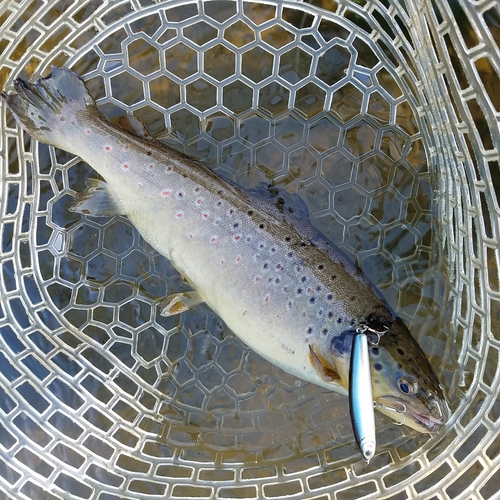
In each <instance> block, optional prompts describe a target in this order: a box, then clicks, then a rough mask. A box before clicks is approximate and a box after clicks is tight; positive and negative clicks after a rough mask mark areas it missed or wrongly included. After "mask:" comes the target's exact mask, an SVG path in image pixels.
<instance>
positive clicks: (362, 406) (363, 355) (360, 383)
mask: <svg viewBox="0 0 500 500" xmlns="http://www.w3.org/2000/svg"><path fill="white" fill-rule="evenodd" d="M349 373H350V375H349V410H350V413H351V422H352V428H353V430H354V437H355V438H356V443H357V444H358V447H359V450H360V451H361V455H363V458H364V459H365V460H366V462H367V463H368V462H370V459H371V458H372V457H373V455H374V454H375V446H376V436H375V413H374V408H373V395H372V381H371V375H370V358H369V355H368V338H367V336H366V335H365V334H364V333H356V334H355V335H354V339H353V342H352V353H351V365H350V370H349Z"/></svg>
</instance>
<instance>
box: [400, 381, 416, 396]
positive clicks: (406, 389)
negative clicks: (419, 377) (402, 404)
mask: <svg viewBox="0 0 500 500" xmlns="http://www.w3.org/2000/svg"><path fill="white" fill-rule="evenodd" d="M398 384H399V390H400V391H401V392H402V393H403V394H415V393H416V392H418V383H417V381H416V380H415V379H414V378H413V377H405V378H401V379H399V381H398Z"/></svg>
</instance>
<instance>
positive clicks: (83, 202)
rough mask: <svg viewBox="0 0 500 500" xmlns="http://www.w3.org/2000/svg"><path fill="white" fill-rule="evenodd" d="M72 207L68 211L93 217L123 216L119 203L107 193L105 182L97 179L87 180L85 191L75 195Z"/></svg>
mask: <svg viewBox="0 0 500 500" xmlns="http://www.w3.org/2000/svg"><path fill="white" fill-rule="evenodd" d="M75 198H76V200H75V203H74V205H73V206H72V207H71V208H70V209H69V210H70V211H71V212H77V213H80V214H85V215H93V216H95V217H110V216H113V215H123V213H122V212H123V211H122V209H121V207H120V205H119V203H118V202H117V201H116V200H115V199H114V198H113V196H112V194H111V193H110V192H109V188H108V185H107V184H106V182H104V181H101V180H99V179H87V189H84V190H83V191H82V192H81V193H78V194H77V195H76V197H75Z"/></svg>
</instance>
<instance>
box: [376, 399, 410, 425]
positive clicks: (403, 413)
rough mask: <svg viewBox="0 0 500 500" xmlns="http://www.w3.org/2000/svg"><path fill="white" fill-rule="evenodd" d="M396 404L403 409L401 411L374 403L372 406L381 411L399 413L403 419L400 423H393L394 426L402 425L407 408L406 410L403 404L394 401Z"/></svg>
mask: <svg viewBox="0 0 500 500" xmlns="http://www.w3.org/2000/svg"><path fill="white" fill-rule="evenodd" d="M394 402H395V403H396V404H398V405H401V406H402V407H403V409H402V410H398V409H396V408H391V407H390V406H387V405H385V404H383V403H377V402H376V401H374V402H373V406H374V407H375V408H381V409H382V410H387V411H395V412H396V413H399V414H400V415H401V416H402V417H403V421H402V422H399V423H398V422H393V423H394V425H398V426H400V425H404V423H405V422H406V415H405V413H407V408H406V405H405V404H404V403H401V401H394Z"/></svg>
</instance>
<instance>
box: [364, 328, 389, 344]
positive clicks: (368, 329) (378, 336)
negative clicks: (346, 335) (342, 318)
mask: <svg viewBox="0 0 500 500" xmlns="http://www.w3.org/2000/svg"><path fill="white" fill-rule="evenodd" d="M384 328H385V330H384V331H383V332H378V331H377V330H374V329H373V328H370V327H369V326H368V325H365V324H364V323H362V324H361V325H359V326H358V327H357V328H356V333H364V334H366V336H367V337H368V342H369V343H370V344H371V345H374V346H377V345H378V344H379V342H380V337H381V335H384V333H387V332H388V331H389V327H388V326H384ZM367 332H369V333H370V334H373V335H376V336H377V340H376V341H375V342H374V341H373V340H372V339H371V338H370V337H369V336H368V334H367Z"/></svg>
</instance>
